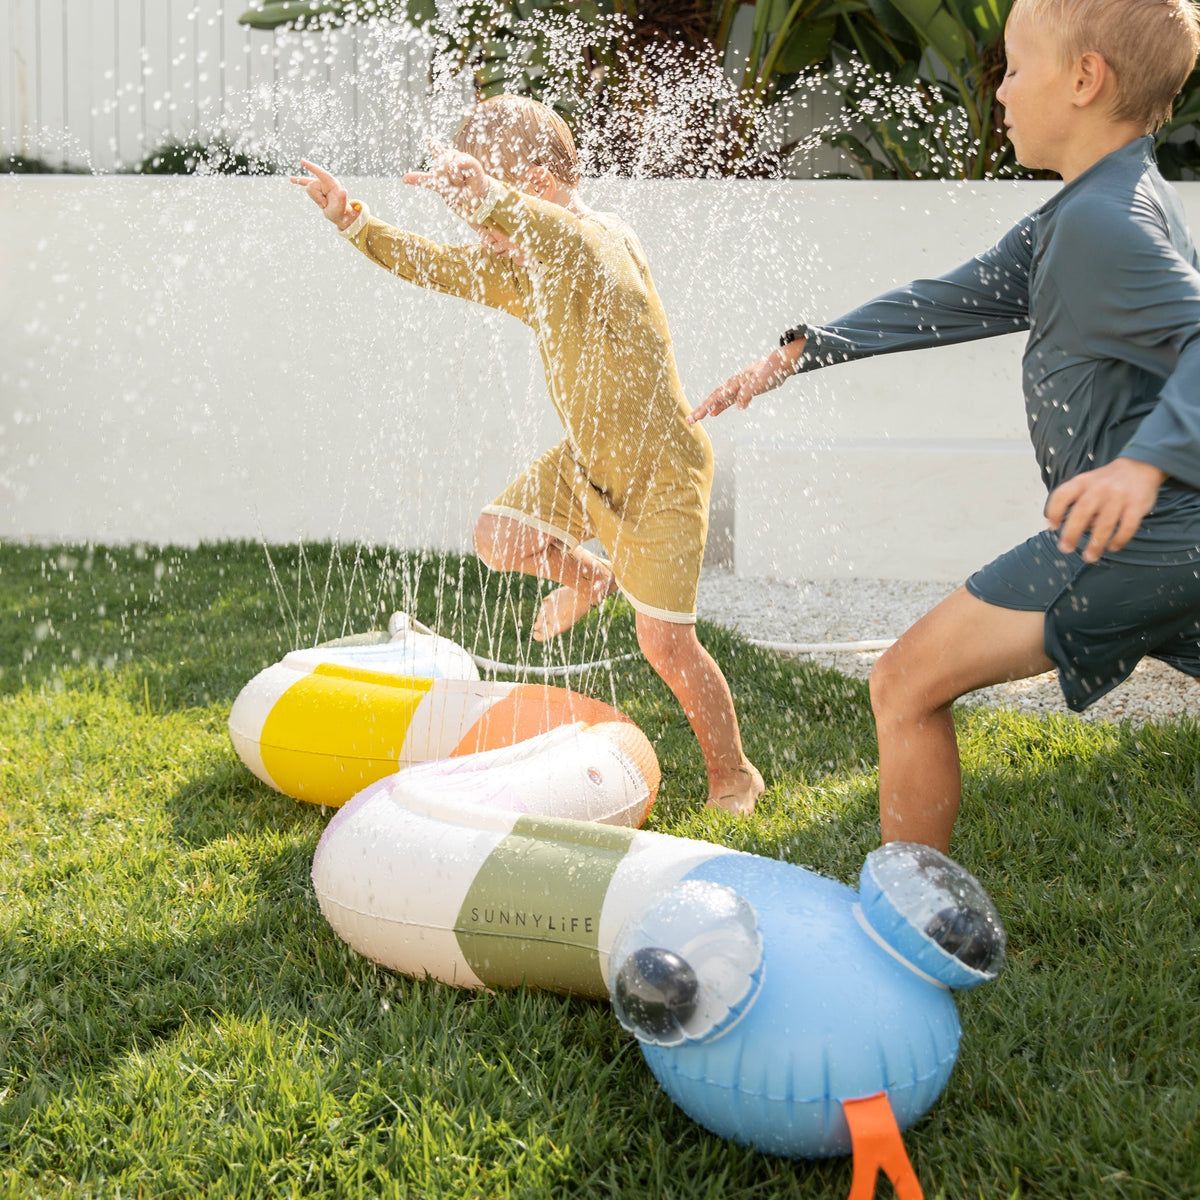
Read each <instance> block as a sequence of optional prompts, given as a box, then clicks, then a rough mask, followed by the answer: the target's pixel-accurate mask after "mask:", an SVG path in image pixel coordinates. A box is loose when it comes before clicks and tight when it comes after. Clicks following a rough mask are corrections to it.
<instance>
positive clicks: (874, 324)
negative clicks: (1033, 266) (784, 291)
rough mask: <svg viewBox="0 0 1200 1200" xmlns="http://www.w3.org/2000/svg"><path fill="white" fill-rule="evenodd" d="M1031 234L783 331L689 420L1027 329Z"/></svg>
mask: <svg viewBox="0 0 1200 1200" xmlns="http://www.w3.org/2000/svg"><path fill="white" fill-rule="evenodd" d="M1031 228H1032V221H1031V219H1030V218H1028V217H1027V218H1026V219H1025V220H1024V221H1022V222H1021V223H1020V224H1019V225H1017V226H1016V227H1015V228H1014V229H1012V230H1010V231H1009V233H1008V234H1007V235H1006V236H1005V237H1004V238H1002V239H1001V241H1000V242H998V243H997V244H996V245H995V246H993V247H992V248H991V249H990V250H988V251H987V252H986V253H984V254H980V255H977V256H976V257H975V258H973V259H971V260H970V261H969V262H966V263H963V265H962V266H960V267H958V268H957V269H956V270H954V271H951V272H950V273H949V274H947V275H942V276H940V277H939V278H937V279H917V280H914V281H913V282H912V283H909V284H906V285H905V286H904V287H900V288H895V289H894V290H893V291H890V292H885V293H884V294H883V295H882V296H877V297H876V298H875V299H874V300H871V301H868V302H867V303H866V304H864V305H862V306H860V307H859V308H856V309H853V310H852V311H850V312H848V313H846V314H845V315H844V316H841V317H839V318H838V319H837V320H836V321H831V322H830V323H828V324H825V325H811V326H810V325H799V326H797V327H796V328H794V329H791V330H789V331H788V332H787V333H786V334H785V335H784V337H783V339H782V341H783V343H784V344H783V345H781V346H780V348H779V349H778V350H775V351H772V352H771V353H770V354H769V355H767V357H766V358H763V359H760V360H759V361H758V362H757V363H754V364H753V365H752V366H750V367H747V368H746V369H745V370H743V371H739V372H738V373H737V374H736V375H733V376H732V377H730V378H729V379H728V380H727V381H726V382H725V383H723V384H722V385H721V386H720V387H719V388H717V389H716V391H714V392H713V393H712V395H711V396H709V397H708V399H707V400H705V401H704V402H703V403H702V404H700V405H698V406H697V407H696V408H695V409H694V410H693V411H692V413H691V420H692V421H693V422H695V421H699V420H702V419H703V418H704V417H707V416H711V415H714V414H716V413H719V412H724V410H725V409H727V408H730V407H732V406H733V405H736V406H737V407H738V408H745V407H746V406H747V405H748V404H749V403H750V401H751V400H753V399H754V397H755V396H758V395H761V394H762V393H763V392H766V391H769V390H770V389H772V388H776V387H778V386H779V385H780V384H781V383H783V382H784V380H785V379H787V377H788V375H793V374H799V373H801V372H805V371H814V370H817V369H818V368H820V367H827V366H831V365H833V364H834V363H842V362H851V361H853V360H855V359H859V358H870V357H872V356H873V355H876V354H895V353H897V352H899V351H901V350H922V349H926V348H928V347H931V346H949V345H954V344H955V343H958V342H968V341H975V340H977V339H979V338H988V337H996V336H998V335H1000V334H1003V333H1015V332H1017V331H1019V330H1022V329H1028V328H1029V262H1030V256H1031V244H1032V235H1031Z"/></svg>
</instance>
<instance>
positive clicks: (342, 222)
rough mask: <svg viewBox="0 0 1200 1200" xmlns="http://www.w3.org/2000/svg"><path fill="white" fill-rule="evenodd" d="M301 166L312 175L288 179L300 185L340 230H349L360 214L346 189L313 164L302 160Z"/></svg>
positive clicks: (294, 176) (291, 176)
mask: <svg viewBox="0 0 1200 1200" xmlns="http://www.w3.org/2000/svg"><path fill="white" fill-rule="evenodd" d="M300 165H301V166H302V167H303V168H304V169H305V170H306V171H311V172H312V175H289V176H288V178H289V179H290V180H291V181H292V182H293V183H298V184H299V185H300V186H301V187H302V188H303V189H304V190H305V191H306V192H307V193H308V194H309V195H310V196H311V197H312V198H313V200H314V202H315V203H316V205H317V207H318V208H319V209H320V210H321V211H322V212H323V213H324V214H325V215H326V216H327V217H328V218H329V219H330V220H331V221H332V222H333V223H334V224H335V225H336V226H337V227H338V228H339V229H349V228H350V226H351V225H353V224H354V221H355V218H356V217H357V216H358V213H357V211H356V210H355V209H354V207H353V206H352V204H351V203H350V199H349V197H348V196H347V195H346V189H345V188H344V187H342V185H341V184H340V183H338V181H337V180H336V179H334V177H333V176H332V175H330V173H329V172H328V171H325V170H322V168H320V167H318V166H316V165H314V164H313V163H310V162H306V161H305V160H304V159H301V160H300Z"/></svg>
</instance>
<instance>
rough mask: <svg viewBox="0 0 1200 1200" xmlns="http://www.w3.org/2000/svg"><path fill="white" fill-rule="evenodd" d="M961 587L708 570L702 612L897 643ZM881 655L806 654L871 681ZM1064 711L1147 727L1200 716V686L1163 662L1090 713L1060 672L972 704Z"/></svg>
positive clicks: (784, 636) (782, 636)
mask: <svg viewBox="0 0 1200 1200" xmlns="http://www.w3.org/2000/svg"><path fill="white" fill-rule="evenodd" d="M956 586H957V584H956V583H954V582H926V581H921V582H910V581H908V580H896V579H845V580H842V579H833V580H820V581H798V582H795V583H784V582H781V581H779V580H774V579H763V578H754V577H745V576H740V577H739V576H734V575H732V574H731V573H729V572H723V571H706V572H705V573H704V574H703V575H702V576H701V579H700V598H699V605H698V608H699V613H700V616H701V617H703V618H704V619H705V620H706V621H713V622H715V623H717V624H719V625H724V626H726V627H727V628H730V629H735V630H737V631H738V632H739V633H741V634H742V635H743V636H745V637H748V638H751V639H754V640H755V641H766V642H805V643H813V642H861V641H875V640H879V639H884V638H895V637H898V636H899V635H900V634H901V633H903V632H904V630H905V629H907V628H908V627H909V626H910V625H911V624H912V623H913V622H914V621H916V620H917V618H919V617H921V616H923V615H924V614H925V613H926V612H928V611H929V609H931V608H932V607H933V606H934V605H935V604H936V603H938V601H939V600H942V599H944V598H945V597H946V596H947V595H949V594H950V592H952V591H953V590H954V588H955V587H956ZM879 653H880V652H879V651H875V652H866V653H835V654H817V653H806V654H804V655H803V656H802V657H804V658H806V659H809V660H810V661H812V662H816V663H820V664H822V665H823V666H828V667H833V668H834V669H836V670H838V671H842V672H843V673H845V674H847V675H852V676H857V677H859V678H866V676H867V674H868V673H869V672H870V670H871V666H872V664H873V663H874V662H875V660H876V659H877V658H878V657H879ZM967 702H969V703H973V704H988V705H993V706H995V707H1009V708H1018V709H1023V710H1026V711H1030V712H1040V713H1062V714H1064V715H1066V716H1070V717H1074V718H1076V719H1079V720H1085V721H1121V720H1125V719H1129V720H1133V721H1136V722H1139V723H1142V722H1146V721H1155V720H1163V719H1168V718H1172V717H1178V716H1181V715H1184V714H1189V713H1190V714H1200V682H1198V681H1197V680H1194V679H1191V678H1189V677H1188V676H1186V675H1183V674H1180V672H1178V671H1175V670H1173V669H1172V668H1170V667H1168V666H1166V665H1165V664H1163V663H1160V662H1156V661H1154V660H1152V659H1144V660H1143V661H1142V662H1141V663H1140V664H1139V665H1138V667H1137V668H1136V670H1135V671H1134V673H1133V675H1132V676H1130V678H1129V679H1128V680H1126V682H1125V683H1123V684H1122V685H1121V686H1120V687H1119V688H1117V689H1115V690H1114V691H1112V692H1110V693H1109V694H1108V695H1107V696H1105V697H1104V698H1103V699H1102V700H1098V701H1097V702H1096V703H1095V704H1093V705H1092V706H1091V708H1089V709H1088V710H1087V712H1086V713H1082V714H1080V713H1072V712H1071V710H1070V709H1069V708H1067V706H1066V704H1065V703H1064V702H1063V698H1062V693H1061V692H1060V691H1059V688H1058V681H1057V679H1056V678H1055V676H1054V673H1053V672H1049V673H1047V674H1045V675H1037V676H1034V677H1033V678H1032V679H1022V680H1018V681H1017V682H1015V683H1006V684H1000V685H998V686H996V687H991V688H984V689H982V690H981V691H978V692H975V693H973V695H972V696H971V697H970V699H969V701H964V703H967Z"/></svg>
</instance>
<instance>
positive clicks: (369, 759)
mask: <svg viewBox="0 0 1200 1200" xmlns="http://www.w3.org/2000/svg"><path fill="white" fill-rule="evenodd" d="M579 722H583V723H585V724H587V725H588V726H591V727H593V728H596V727H599V726H600V725H606V724H611V723H619V724H628V725H629V726H630V727H631V728H632V729H635V730H636V726H634V725H633V724H632V722H630V721H629V719H628V718H627V717H626V716H624V715H623V714H622V713H620V712H619V711H618V710H617V709H615V708H613V707H612V705H610V704H605V703H604V702H603V701H600V700H594V699H591V698H590V697H587V696H584V695H581V694H580V693H578V692H574V691H571V690H569V689H567V688H561V687H554V686H552V685H549V684H541V683H507V682H487V681H482V680H480V678H479V671H478V669H477V668H476V665H475V661H474V659H473V656H472V655H471V654H469V653H468V652H467V651H466V650H464V649H463V648H462V647H461V646H458V645H456V644H455V643H454V642H452V641H450V640H449V639H448V638H443V637H439V636H438V635H436V634H433V633H429V632H427V631H424V630H423V629H422V628H421V627H418V626H417V625H416V623H415V622H413V621H412V620H411V619H410V618H409V617H408V616H407V615H406V614H404V613H397V614H395V615H394V616H393V617H392V619H391V622H390V623H389V630H388V632H387V633H377V634H366V635H359V636H356V637H351V638H345V639H341V640H339V641H336V642H328V643H326V644H324V645H321V646H316V647H314V648H313V649H311V650H293V651H292V652H291V653H289V654H287V655H285V656H284V657H283V658H282V659H281V660H280V661H279V662H277V663H275V664H274V665H273V666H270V667H267V668H266V669H265V670H263V671H260V672H259V673H258V674H257V675H256V676H255V677H254V678H253V679H251V680H250V682H249V683H247V684H246V686H245V687H244V688H242V690H241V692H240V693H239V694H238V697H237V699H236V700H235V701H234V703H233V708H232V710H231V711H230V714H229V734H230V737H231V739H232V741H233V745H234V748H235V749H236V751H237V754H238V757H239V758H240V759H241V760H242V762H243V763H244V764H245V765H246V766H247V767H248V768H249V769H250V770H251V771H253V772H254V774H255V775H257V776H258V778H259V779H261V780H262V781H263V782H264V783H265V784H267V785H268V786H270V787H272V788H274V789H275V790H276V791H279V792H283V793H284V794H285V795H287V796H291V797H292V798H293V799H296V800H304V801H307V802H309V803H311V804H321V805H326V806H328V807H333V808H336V807H339V806H340V805H342V804H344V803H345V802H346V801H347V800H349V799H350V797H351V796H354V795H356V794H357V793H358V792H360V791H362V789H363V788H365V787H367V786H369V785H370V784H372V783H374V782H376V781H377V780H379V779H382V778H384V777H385V776H388V775H392V774H394V773H395V772H396V771H398V770H399V769H401V768H402V767H408V766H410V765H412V764H414V763H422V762H426V761H428V760H430V759H441V758H448V757H455V756H460V755H466V754H476V753H480V752H484V751H489V750H493V749H497V748H500V747H505V746H512V745H515V744H517V743H520V742H523V741H525V740H527V739H529V738H534V737H538V736H539V735H541V734H544V733H547V732H549V731H551V730H554V729H557V728H559V727H560V726H564V725H571V724H576V723H579ZM638 736H641V734H640V731H638ZM617 740H620V739H617ZM627 740H629V739H627ZM643 740H644V738H643ZM552 749H553V751H554V752H556V753H562V752H564V751H565V750H566V749H567V746H566V744H565V743H558V742H556V743H553V747H552ZM648 749H649V744H648V743H647V744H646V746H645V747H644V748H641V749H639V754H641V755H642V757H644V750H648ZM649 753H650V757H651V758H653V756H654V755H653V750H649ZM653 770H654V773H655V780H656V781H657V770H658V767H657V761H655V764H654V768H653ZM655 788H657V782H656V783H655ZM651 798H653V797H651Z"/></svg>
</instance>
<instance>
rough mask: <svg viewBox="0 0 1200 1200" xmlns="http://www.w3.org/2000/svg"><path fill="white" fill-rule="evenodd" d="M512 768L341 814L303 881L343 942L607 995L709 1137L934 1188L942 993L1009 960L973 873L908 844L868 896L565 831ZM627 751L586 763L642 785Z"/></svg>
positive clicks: (655, 845)
mask: <svg viewBox="0 0 1200 1200" xmlns="http://www.w3.org/2000/svg"><path fill="white" fill-rule="evenodd" d="M551 736H564V735H563V734H557V735H551ZM520 754H521V748H520V747H513V748H511V749H508V750H503V751H496V752H493V753H492V754H490V755H481V756H479V757H478V759H477V760H475V761H472V760H471V759H463V760H460V761H458V762H456V761H454V760H449V761H445V762H429V763H425V764H422V765H419V766H414V767H410V768H408V769H406V770H403V771H401V772H399V773H398V774H396V775H395V776H393V777H392V778H390V779H387V780H383V781H381V782H379V783H377V784H376V785H375V786H373V787H371V788H368V789H367V790H366V791H364V792H363V793H362V794H361V795H359V796H358V797H356V798H355V799H354V800H352V801H351V802H350V803H349V804H347V805H346V806H345V807H344V808H343V809H342V810H341V811H340V812H338V813H337V814H335V816H334V818H333V820H332V821H331V822H330V823H329V825H328V827H327V828H326V830H325V832H324V834H323V836H322V837H321V840H320V843H319V844H318V846H317V850H316V854H315V856H314V860H313V867H312V880H313V886H314V888H315V890H316V894H317V898H318V901H319V903H320V906H321V910H322V912H323V913H324V914H325V917H326V919H327V920H328V921H329V923H330V925H332V927H333V929H334V930H335V931H336V932H337V933H338V934H339V936H341V937H342V938H343V939H344V940H345V941H346V942H348V943H349V944H350V945H351V946H352V947H353V948H354V949H355V950H357V951H359V952H360V953H362V954H364V955H366V956H367V957H368V958H371V959H373V960H374V961H376V962H378V963H381V964H382V965H384V966H386V967H389V968H391V969H392V970H395V971H399V972H403V973H405V974H408V975H414V976H418V977H424V976H426V975H430V976H433V977H434V978H436V979H440V980H444V981H445V982H447V983H451V984H454V985H457V986H459V987H468V988H482V987H486V988H507V987H517V986H521V985H526V986H533V987H539V988H548V989H551V990H555V991H559V992H566V993H573V994H580V995H585V996H593V997H597V998H601V997H609V998H610V999H611V1001H612V1004H613V1007H614V1010H615V1013H616V1016H617V1019H618V1020H619V1021H620V1023H621V1024H622V1025H623V1026H624V1027H625V1028H626V1029H627V1030H629V1031H630V1032H632V1033H633V1035H634V1036H635V1037H636V1038H637V1040H638V1042H639V1043H640V1045H641V1049H642V1053H643V1055H644V1057H645V1060H646V1062H647V1064H648V1065H649V1067H650V1070H651V1071H652V1072H653V1074H654V1076H655V1078H656V1079H657V1080H658V1082H659V1083H660V1084H661V1086H662V1087H663V1089H664V1090H665V1091H666V1092H667V1094H668V1095H669V1096H670V1097H671V1099H672V1100H674V1101H675V1102H676V1103H677V1104H678V1105H679V1107H680V1108H682V1109H683V1110H684V1112H685V1113H687V1114H688V1115H689V1116H690V1117H691V1118H692V1119H694V1120H695V1121H697V1122H698V1123H699V1124H700V1125H702V1126H704V1127H705V1128H707V1129H709V1130H710V1131H712V1132H713V1133H715V1134H717V1135H719V1136H721V1137H724V1138H729V1139H732V1140H733V1141H736V1142H739V1143H742V1144H745V1145H749V1146H752V1147H755V1148H756V1149H758V1150H760V1151H763V1152H765V1153H769V1154H778V1155H784V1156H788V1157H797V1158H819V1157H825V1156H831V1155H842V1154H848V1153H851V1152H853V1153H854V1157H855V1169H854V1184H853V1187H852V1190H851V1200H866V1198H867V1197H870V1196H872V1195H873V1194H874V1190H875V1181H876V1176H877V1173H878V1170H880V1169H882V1170H883V1171H884V1172H885V1173H886V1174H887V1175H888V1176H889V1177H890V1178H891V1179H892V1180H893V1182H894V1183H895V1185H896V1191H897V1195H898V1196H900V1197H901V1200H913V1198H915V1197H920V1196H921V1194H922V1193H921V1189H920V1184H919V1182H918V1181H917V1179H916V1175H915V1174H914V1173H913V1170H912V1167H911V1165H910V1164H909V1161H908V1157H907V1155H906V1153H905V1150H904V1145H903V1142H902V1140H901V1138H900V1130H901V1129H903V1128H906V1127H907V1126H909V1125H910V1124H912V1122H914V1121H916V1120H917V1119H918V1118H919V1117H920V1116H921V1115H922V1114H924V1113H925V1112H926V1111H927V1110H928V1109H929V1107H930V1106H931V1105H932V1104H933V1102H934V1101H935V1100H936V1098H937V1097H938V1095H939V1094H940V1093H941V1091H942V1089H943V1087H944V1086H945V1084H946V1082H947V1080H948V1078H949V1076H950V1072H951V1068H952V1067H953V1065H954V1062H955V1059H956V1057H957V1053H958V1044H959V1038H960V1032H961V1031H960V1026H959V1021H958V1014H957V1010H956V1008H955V1004H954V1000H953V997H952V996H951V993H950V989H951V988H969V987H973V986H975V985H977V984H979V983H983V982H985V981H987V980H989V979H992V978H994V977H995V975H996V974H997V973H998V972H999V970H1000V968H1001V966H1002V965H1003V961H1004V946H1005V934H1004V929H1003V927H1002V925H1001V923H1000V920H999V917H998V915H997V913H996V910H995V909H994V907H993V906H992V904H991V901H990V900H989V899H988V897H987V895H986V894H985V892H984V891H983V889H982V888H981V887H980V885H979V883H978V882H977V881H976V880H975V879H974V878H973V877H972V876H971V875H969V874H968V873H967V872H966V871H965V870H964V869H963V868H962V867H960V866H958V865H957V864H956V863H954V862H953V861H952V860H950V859H949V858H946V857H945V856H944V855H942V854H940V853H939V852H938V851H936V850H933V849H930V848H929V847H926V846H921V845H915V844H908V843H891V844H888V845H885V846H883V847H881V848H880V849H878V850H875V851H874V852H873V853H871V854H870V855H868V856H867V859H866V862H865V864H864V866H863V869H862V873H861V877H860V880H859V888H858V890H857V891H855V890H854V889H853V888H850V887H846V886H845V885H843V884H840V883H837V882H835V881H833V880H831V879H828V878H825V877H823V876H821V875H818V874H816V873H814V872H812V871H809V870H806V869H805V868H803V867H798V866H793V865H790V864H788V863H784V862H779V861H776V860H773V859H767V858H762V857H759V856H757V855H752V854H746V853H743V852H739V851H734V850H730V849H727V848H725V847H722V846H718V845H714V844H712V843H708V842H701V841H695V840H691V839H684V838H677V837H672V836H669V835H666V834H658V833H651V832H646V831H641V830H637V829H630V828H620V827H617V826H614V825H609V824H602V823H592V821H580V820H573V819H567V818H564V817H562V816H560V815H558V811H559V809H558V807H556V806H557V805H559V804H560V803H561V795H562V792H561V789H560V785H559V784H557V783H555V784H548V785H547V786H546V787H545V788H544V789H533V788H531V787H529V786H527V785H526V786H522V787H520V788H516V789H509V788H507V787H505V786H501V785H500V784H499V783H497V782H494V780H493V779H492V772H494V771H503V770H508V769H510V768H509V767H508V766H506V764H514V763H518V762H519V758H520ZM618 759H619V751H618V755H617V756H614V759H613V760H612V763H611V765H606V764H604V763H597V764H596V765H595V766H594V767H592V766H589V767H588V768H587V769H586V771H585V773H586V774H587V775H588V776H589V782H591V783H592V784H593V786H594V781H591V779H590V777H591V771H592V770H593V769H594V770H595V771H596V773H597V775H598V776H601V777H603V776H604V775H605V774H606V773H611V772H612V771H614V770H615V771H616V772H617V774H618V775H621V774H624V775H625V778H626V780H627V781H628V786H631V787H634V788H636V785H637V780H636V777H635V773H634V772H633V771H632V770H631V769H630V768H629V767H628V765H627V764H622V763H619V761H618ZM583 786H584V787H585V790H586V787H587V784H585V785H583ZM509 790H512V791H516V792H519V794H520V803H521V806H522V809H523V811H514V810H513V809H511V808H509V807H508V805H507V804H506V802H505V796H504V793H505V791H509ZM484 792H486V795H484V794H483V793H484ZM606 819H608V818H606V816H605V815H603V814H602V813H598V815H597V816H596V817H595V818H593V821H600V822H603V821H605V820H606Z"/></svg>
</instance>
